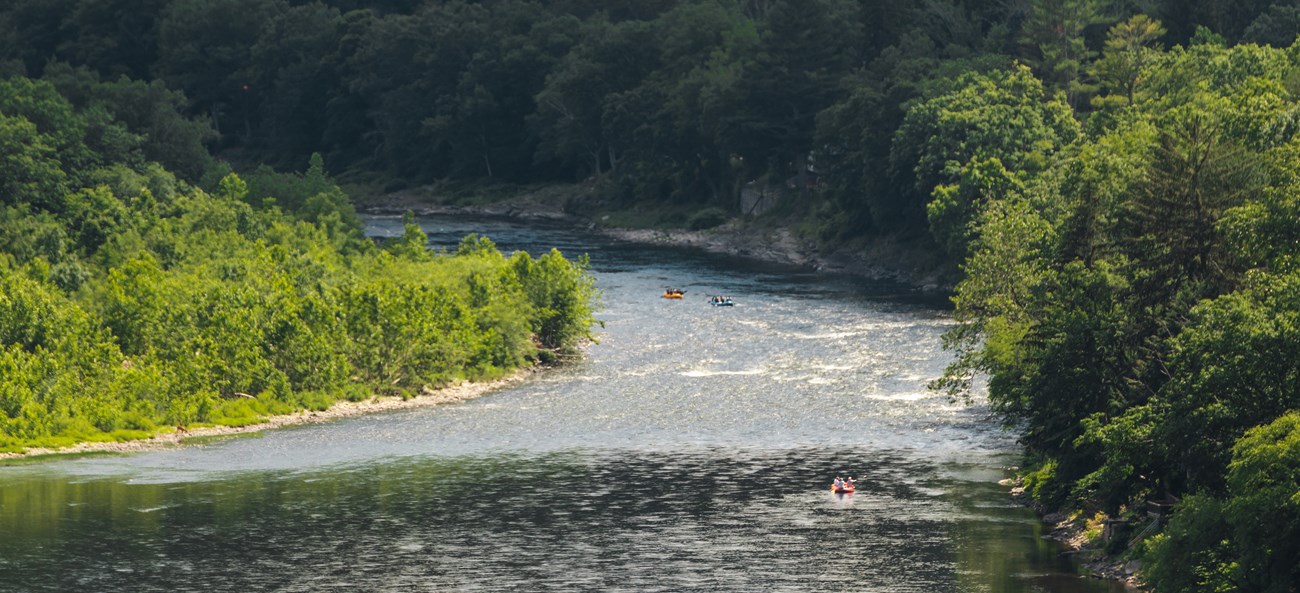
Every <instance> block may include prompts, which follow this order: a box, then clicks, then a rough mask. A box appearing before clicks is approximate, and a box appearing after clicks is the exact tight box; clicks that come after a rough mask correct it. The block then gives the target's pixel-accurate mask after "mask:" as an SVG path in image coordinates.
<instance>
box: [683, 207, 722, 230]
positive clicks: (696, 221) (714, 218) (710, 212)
mask: <svg viewBox="0 0 1300 593" xmlns="http://www.w3.org/2000/svg"><path fill="white" fill-rule="evenodd" d="M724 222H727V213H726V211H724V210H723V209H721V208H716V207H714V208H705V209H703V210H700V211H699V212H696V213H695V214H694V215H692V216H691V218H690V220H688V221H687V223H686V224H687V228H689V229H691V230H692V231H702V230H704V229H711V228H713V227H716V226H718V225H721V224H722V223H724Z"/></svg>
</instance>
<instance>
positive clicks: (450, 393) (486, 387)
mask: <svg viewBox="0 0 1300 593" xmlns="http://www.w3.org/2000/svg"><path fill="white" fill-rule="evenodd" d="M536 370H537V369H536V367H532V368H527V369H524V370H521V371H519V372H518V373H515V374H514V375H511V376H509V377H507V378H505V379H500V380H497V381H489V382H485V383H470V382H463V383H460V384H458V385H452V386H448V387H444V388H441V389H433V390H427V391H425V393H423V394H421V395H420V396H418V397H413V398H410V399H402V398H400V397H381V396H376V397H372V398H370V399H366V400H362V401H359V402H350V401H341V402H337V403H335V404H334V405H333V406H330V408H329V409H328V410H324V411H320V412H316V411H311V410H304V411H301V412H296V413H293V414H286V415H283V416H270V417H267V418H265V419H264V420H263V421H262V422H259V423H257V424H250V425H247V426H240V427H229V426H205V427H196V428H188V427H179V426H178V427H175V428H170V429H164V430H163V431H162V432H159V433H158V434H155V435H153V436H152V437H150V438H148V439H142V440H138V441H125V442H97V443H78V444H76V445H73V446H70V447H64V448H60V449H44V448H32V449H28V450H27V451H26V452H25V453H0V459H17V458H23V457H34V456H39V455H70V454H78V453H101V452H107V453H138V452H143V451H156V450H160V449H168V448H173V447H182V446H185V441H186V439H191V438H195V437H208V436H221V435H232V434H241V433H249V432H258V431H263V430H269V429H274V428H280V427H282V426H291V425H296V424H308V423H313V422H329V421H331V420H338V419H340V418H346V417H349V416H359V415H361V414H373V413H375V412H383V411H387V410H398V409H408V408H422V407H428V406H438V405H443V404H452V403H458V402H463V401H466V400H470V399H474V398H476V397H479V396H482V395H486V394H488V393H491V392H493V391H496V390H498V389H502V388H505V387H509V386H511V385H516V384H518V383H520V382H522V381H523V380H524V379H526V378H527V377H529V376H530V375H532V374H533V373H534V372H536Z"/></svg>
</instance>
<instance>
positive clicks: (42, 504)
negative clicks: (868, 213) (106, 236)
mask: <svg viewBox="0 0 1300 593" xmlns="http://www.w3.org/2000/svg"><path fill="white" fill-rule="evenodd" d="M366 220H367V225H368V229H369V232H370V233H371V234H374V235H379V236H391V235H395V234H400V232H401V222H400V220H399V219H397V218H391V217H368V218H367V219H366ZM421 224H422V226H423V227H424V228H425V230H426V232H427V233H428V234H429V236H430V242H431V243H432V244H433V245H434V246H435V248H439V247H440V248H447V249H454V247H455V244H456V243H457V242H458V241H459V239H460V238H461V237H462V236H464V235H465V234H466V233H469V232H479V233H483V234H486V235H488V236H490V237H491V238H492V239H493V240H494V241H496V242H497V244H498V246H499V247H500V248H502V250H503V251H507V252H509V251H512V250H515V249H523V250H527V251H529V252H530V253H533V254H534V255H536V254H538V253H539V252H540V251H541V250H545V249H549V248H551V247H558V248H559V249H561V251H563V252H564V253H565V254H566V255H568V256H576V255H578V254H581V253H588V254H590V256H591V264H592V270H593V271H594V273H595V274H596V277H597V284H598V287H599V288H600V290H601V291H602V293H603V299H602V300H603V308H602V309H601V311H600V313H599V314H598V318H599V319H600V320H602V321H603V322H604V327H603V328H601V329H600V330H599V335H600V340H599V343H598V344H595V345H592V346H591V347H590V348H588V350H587V356H586V357H585V359H584V360H582V361H580V362H577V363H574V364H571V365H569V366H566V367H563V368H560V369H558V370H551V371H547V372H545V373H540V374H537V375H535V376H534V377H533V378H531V379H529V380H528V381H526V382H524V383H523V384H520V385H517V386H513V387H510V388H507V389H503V390H500V391H497V392H495V393H492V394H489V395H487V396H484V397H482V398H479V399H475V400H471V401H468V402H464V403H461V404H455V405H448V406H440V407H434V408H421V409H410V410H403V411H397V412H390V413H383V414H377V415H372V416H366V417H359V418H348V419H343V420H339V421H335V422H329V423H322V424H314V425H304V426H297V427H291V428H285V429H280V430H274V431H268V432H264V433H258V434H256V435H254V436H241V437H227V438H220V439H213V440H210V441H206V442H203V443H200V444H195V445H190V446H186V447H181V448H176V449H171V450H165V451H156V452H149V453H141V454H135V455H127V456H101V457H88V458H78V459H64V460H55V461H47V462H42V463H36V464H16V465H7V466H0V592H11V591H12V592H45V591H49V592H66V591H106V592H107V591H124V592H126V591H129V592H151V591H168V592H176V591H194V592H212V591H230V592H249V591H285V592H288V591H304V592H306V591H339V592H342V591H381V592H397V591H466V592H472V591H557V592H560V591H564V592H567V591H627V592H650V591H665V592H676V591H701V592H703V591H735V592H742V591H743V592H760V591H762V592H765V591H821V592H825V591H872V592H903V591H918V592H920V591H925V592H945V591H970V592H990V593H1014V592H1021V591H1025V592H1027V591H1042V592H1060V593H1085V592H1114V591H1122V590H1123V589H1122V587H1120V586H1119V585H1117V584H1115V583H1110V582H1105V581H1099V580H1095V579H1090V578H1085V577H1082V576H1080V575H1079V574H1077V573H1076V572H1075V570H1074V568H1073V567H1072V566H1071V564H1070V563H1069V561H1068V559H1066V558H1065V557H1064V556H1062V555H1061V549H1060V548H1059V547H1058V546H1057V545H1056V544H1054V543H1052V542H1049V541H1046V540H1044V539H1043V538H1042V535H1043V528H1042V526H1041V525H1040V523H1039V522H1038V521H1037V520H1036V518H1035V517H1034V515H1033V513H1032V512H1030V511H1029V510H1027V509H1024V508H1022V507H1019V506H1017V505H1015V504H1013V503H1012V502H1011V501H1010V500H1009V498H1008V494H1007V490H1006V488H1005V487H1003V486H999V485H998V483H997V482H998V480H1000V479H1002V478H1005V477H1007V475H1008V470H1007V468H1008V467H1009V466H1011V465H1013V464H1015V463H1016V462H1017V448H1016V445H1015V443H1014V439H1013V437H1012V436H1011V435H1009V434H1007V433H1005V432H1003V431H1002V430H1000V429H999V427H998V425H997V422H996V420H995V419H993V418H991V417H990V415H989V413H988V410H987V408H985V407H983V406H981V405H978V404H975V405H966V404H962V403H955V402H951V401H949V400H948V399H947V398H945V397H944V396H942V395H937V394H934V393H930V392H929V391H927V390H926V388H925V384H926V382H927V381H928V380H929V379H932V378H934V377H936V376H937V375H939V374H940V373H941V372H942V369H943V367H944V365H945V363H946V362H947V361H948V360H949V359H950V355H949V354H948V353H946V352H944V351H943V350H942V348H941V340H940V336H941V334H942V333H943V331H944V330H946V329H947V328H949V327H950V326H951V324H952V322H951V320H950V318H949V316H948V315H947V314H946V313H945V312H944V310H943V309H942V307H941V306H939V303H937V302H936V300H935V299H934V298H928V297H923V296H918V295H916V294H913V293H912V292H910V291H908V290H906V289H904V288H903V287H899V286H895V285H889V284H880V283H871V282H866V281H863V280H858V279H853V278H845V277H829V276H825V275H819V274H814V273H809V272H806V271H800V270H794V269H788V268H780V267H771V266H762V265H756V264H753V263H750V262H743V261H738V260H731V259H724V258H717V257H712V256H706V255H703V254H699V253H694V252H687V251H676V250H667V249H652V248H647V247H643V246H632V245H625V244H619V243H616V242H612V241H608V240H604V239H601V238H599V237H596V236H594V235H592V234H590V233H585V232H581V231H574V230H570V229H564V228H547V227H543V226H537V225H523V224H518V223H513V222H508V221H492V220H470V219H437V218H428V219H423V220H421ZM667 286H675V287H678V288H684V289H686V291H687V293H686V298H685V299H682V300H680V301H674V300H667V299H662V298H659V295H660V294H661V293H662V292H663V289H664V288H665V287H667ZM711 294H726V295H730V296H732V297H733V298H734V300H735V302H736V306H734V307H713V306H710V305H709V304H708V303H707V300H706V297H707V296H708V295H711ZM837 474H838V475H846V476H847V475H852V476H854V477H856V478H857V482H858V485H859V487H858V491H857V492H856V493H855V494H852V495H845V496H838V495H833V494H831V493H830V492H829V491H828V488H827V487H828V485H829V483H830V481H831V479H832V478H833V477H835V476H836V475H837Z"/></svg>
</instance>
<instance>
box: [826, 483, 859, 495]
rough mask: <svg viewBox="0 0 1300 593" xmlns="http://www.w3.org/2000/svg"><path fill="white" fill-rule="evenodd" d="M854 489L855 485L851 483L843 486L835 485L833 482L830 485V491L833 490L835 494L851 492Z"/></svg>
mask: <svg viewBox="0 0 1300 593" xmlns="http://www.w3.org/2000/svg"><path fill="white" fill-rule="evenodd" d="M855 490H857V487H856V486H854V485H853V484H848V485H845V486H836V485H834V484H832V485H831V492H834V493H836V494H853V492H854V491H855Z"/></svg>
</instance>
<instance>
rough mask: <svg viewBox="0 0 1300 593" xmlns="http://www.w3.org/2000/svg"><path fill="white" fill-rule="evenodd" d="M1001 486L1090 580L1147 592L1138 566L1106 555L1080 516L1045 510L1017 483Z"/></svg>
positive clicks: (1094, 527)
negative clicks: (1036, 518) (1035, 516)
mask: <svg viewBox="0 0 1300 593" xmlns="http://www.w3.org/2000/svg"><path fill="white" fill-rule="evenodd" d="M1002 484H1003V485H1004V486H1010V487H1011V498H1012V500H1015V501H1016V502H1018V503H1020V504H1022V505H1024V506H1026V507H1029V508H1031V509H1033V510H1034V511H1035V512H1036V513H1038V516H1039V518H1040V519H1041V520H1042V521H1043V524H1044V525H1046V526H1047V528H1048V530H1049V531H1048V533H1047V535H1045V536H1043V537H1045V538H1047V539H1049V540H1052V541H1055V542H1060V543H1061V544H1063V545H1064V546H1065V547H1066V548H1068V549H1069V552H1068V554H1070V555H1071V556H1072V557H1073V559H1074V561H1075V562H1076V563H1077V564H1078V565H1079V567H1081V568H1082V569H1083V570H1084V571H1086V572H1087V573H1088V575H1089V576H1090V577H1093V578H1098V579H1106V580H1113V581H1119V582H1120V583H1123V584H1124V587H1125V588H1126V589H1127V590H1129V591H1145V590H1146V589H1145V587H1144V585H1143V583H1142V579H1141V574H1140V570H1141V568H1142V566H1141V562H1139V561H1137V560H1122V559H1118V558H1115V557H1113V556H1111V555H1109V554H1107V553H1106V550H1105V549H1104V548H1103V543H1104V542H1102V541H1100V540H1099V538H1098V537H1097V536H1096V535H1095V534H1094V533H1092V532H1093V531H1095V530H1096V529H1098V527H1097V526H1090V525H1089V524H1088V520H1087V519H1086V518H1085V517H1083V516H1082V515H1081V514H1074V515H1071V514H1068V513H1063V512H1058V511H1048V510H1047V509H1044V508H1043V507H1042V505H1040V504H1038V503H1037V502H1035V501H1034V500H1033V499H1032V498H1031V497H1030V496H1029V494H1027V493H1026V492H1025V488H1024V486H1023V484H1022V483H1021V481H1020V480H1019V479H1015V480H1004V481H1003V482H1002Z"/></svg>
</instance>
